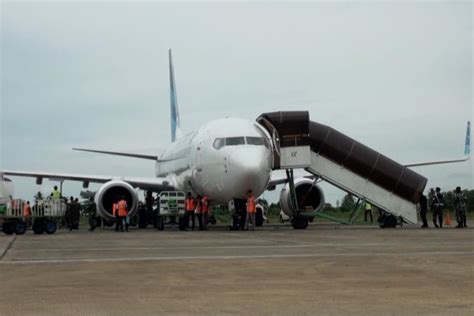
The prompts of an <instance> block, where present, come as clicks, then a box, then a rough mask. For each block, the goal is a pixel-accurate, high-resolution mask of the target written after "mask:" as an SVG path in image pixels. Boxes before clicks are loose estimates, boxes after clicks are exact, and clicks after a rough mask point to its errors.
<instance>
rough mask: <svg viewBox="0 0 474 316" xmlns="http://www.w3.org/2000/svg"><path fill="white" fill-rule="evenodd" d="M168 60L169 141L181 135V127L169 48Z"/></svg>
mask: <svg viewBox="0 0 474 316" xmlns="http://www.w3.org/2000/svg"><path fill="white" fill-rule="evenodd" d="M169 62H170V109H171V141H172V142H174V141H175V140H176V139H177V138H179V137H181V129H180V122H179V110H178V98H177V95H176V84H175V81H174V69H173V58H172V56H171V49H170V50H169Z"/></svg>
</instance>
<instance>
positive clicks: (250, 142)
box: [246, 137, 268, 148]
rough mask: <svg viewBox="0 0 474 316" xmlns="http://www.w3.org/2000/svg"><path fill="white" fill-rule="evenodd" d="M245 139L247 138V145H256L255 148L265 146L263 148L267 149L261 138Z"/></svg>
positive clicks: (264, 141)
mask: <svg viewBox="0 0 474 316" xmlns="http://www.w3.org/2000/svg"><path fill="white" fill-rule="evenodd" d="M246 138H247V144H248V145H256V146H262V145H265V147H267V148H268V142H267V140H266V139H265V138H263V137H246Z"/></svg>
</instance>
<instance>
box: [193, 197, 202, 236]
mask: <svg viewBox="0 0 474 316" xmlns="http://www.w3.org/2000/svg"><path fill="white" fill-rule="evenodd" d="M194 212H195V213H196V216H197V218H198V223H199V230H204V226H203V225H202V197H201V196H200V195H198V196H197V199H196V209H195V211H194Z"/></svg>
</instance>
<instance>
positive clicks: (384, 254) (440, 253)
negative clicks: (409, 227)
mask: <svg viewBox="0 0 474 316" xmlns="http://www.w3.org/2000/svg"><path fill="white" fill-rule="evenodd" d="M473 255H474V251H428V252H416V253H415V252H413V253H403V254H397V253H392V252H380V253H374V252H358V253H336V254H321V253H317V254H281V255H231V256H172V257H135V258H126V257H122V258H85V259H48V260H44V259H40V260H18V261H0V265H12V264H42V263H97V262H130V261H183V260H239V259H285V258H314V257H376V256H382V257H417V256H473Z"/></svg>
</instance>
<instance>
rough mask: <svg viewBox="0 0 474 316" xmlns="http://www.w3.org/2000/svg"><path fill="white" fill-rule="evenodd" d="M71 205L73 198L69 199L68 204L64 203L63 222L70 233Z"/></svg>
mask: <svg viewBox="0 0 474 316" xmlns="http://www.w3.org/2000/svg"><path fill="white" fill-rule="evenodd" d="M73 204H74V198H73V197H72V196H71V197H70V198H69V202H67V203H66V212H65V213H64V221H65V222H66V228H68V229H69V230H70V231H71V230H72V228H71V227H72V223H71V215H72V208H73V206H72V205H73Z"/></svg>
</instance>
